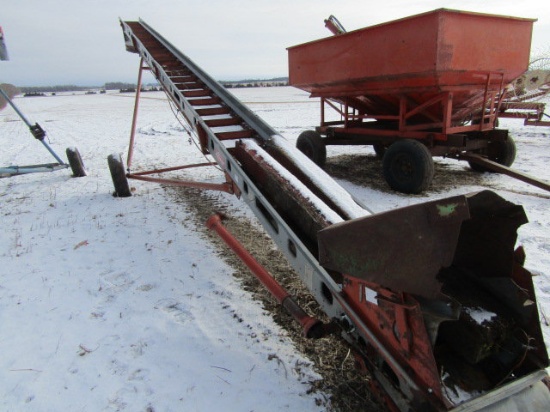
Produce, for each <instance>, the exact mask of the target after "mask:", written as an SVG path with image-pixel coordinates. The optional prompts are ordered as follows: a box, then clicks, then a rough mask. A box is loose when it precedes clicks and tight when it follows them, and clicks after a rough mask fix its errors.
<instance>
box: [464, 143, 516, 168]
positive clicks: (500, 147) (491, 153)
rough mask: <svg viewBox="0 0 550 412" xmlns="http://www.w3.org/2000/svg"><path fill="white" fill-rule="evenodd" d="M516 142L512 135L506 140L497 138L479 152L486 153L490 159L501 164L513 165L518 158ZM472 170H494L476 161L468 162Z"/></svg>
mask: <svg viewBox="0 0 550 412" xmlns="http://www.w3.org/2000/svg"><path fill="white" fill-rule="evenodd" d="M516 152H517V151H516V143H515V142H514V139H512V136H510V135H508V137H507V138H506V139H504V140H497V141H494V142H490V143H489V147H487V149H484V150H483V151H480V152H478V153H479V154H481V155H486V156H487V158H488V159H489V160H492V161H493V162H496V163H498V164H501V165H503V166H506V167H510V166H512V164H514V161H515V160H516ZM468 163H469V165H470V167H471V168H472V170H475V171H476V172H492V170H490V169H488V168H486V167H484V166H482V165H478V164H476V163H475V162H468Z"/></svg>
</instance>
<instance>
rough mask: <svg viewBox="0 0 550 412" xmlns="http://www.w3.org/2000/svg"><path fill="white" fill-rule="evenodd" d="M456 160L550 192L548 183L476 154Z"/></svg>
mask: <svg viewBox="0 0 550 412" xmlns="http://www.w3.org/2000/svg"><path fill="white" fill-rule="evenodd" d="M548 125H549V126H550V122H548ZM458 158H459V159H461V160H466V161H468V162H472V163H476V164H478V165H480V166H483V167H486V168H487V169H489V170H492V171H493V172H497V173H502V174H505V175H508V176H510V177H513V178H515V179H518V180H521V181H522V182H525V183H529V184H530V185H533V186H536V187H538V188H540V189H543V190H547V191H549V192H550V183H547V182H544V181H542V180H540V179H537V178H535V177H533V176H530V175H527V174H525V173H521V172H518V171H517V170H514V169H511V168H509V167H506V166H503V165H501V164H500V163H497V162H493V161H492V160H489V159H487V158H485V157H482V156H479V155H477V154H474V153H461V154H460V155H459V157H458Z"/></svg>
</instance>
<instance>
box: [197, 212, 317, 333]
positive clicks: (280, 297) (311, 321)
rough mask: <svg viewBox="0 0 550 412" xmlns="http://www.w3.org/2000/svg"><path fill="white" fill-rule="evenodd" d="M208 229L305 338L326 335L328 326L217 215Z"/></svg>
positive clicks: (208, 222) (208, 225)
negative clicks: (294, 321) (288, 316)
mask: <svg viewBox="0 0 550 412" xmlns="http://www.w3.org/2000/svg"><path fill="white" fill-rule="evenodd" d="M206 226H207V227H208V229H211V230H213V231H215V232H216V233H217V234H218V235H219V236H220V238H221V239H222V240H223V241H224V242H225V244H226V245H227V246H229V248H231V250H233V252H235V254H236V255H237V256H238V257H239V259H241V261H242V262H243V263H244V264H245V265H246V266H247V267H248V268H249V269H250V271H251V272H252V273H253V274H254V276H256V278H257V279H258V280H259V281H260V282H261V283H262V284H263V285H264V286H265V287H266V289H267V290H268V291H269V293H271V295H273V297H274V298H275V299H277V302H279V303H280V304H281V305H282V306H283V307H284V308H285V309H286V310H287V311H288V313H289V314H290V315H291V316H292V317H293V318H294V319H295V320H296V321H298V322H299V323H300V325H301V326H302V328H303V330H304V336H305V337H307V338H316V339H317V338H321V337H323V336H325V335H326V333H327V331H328V328H327V326H328V325H324V324H323V323H322V322H321V321H320V320H319V319H316V318H313V317H311V316H309V315H308V314H307V313H306V312H305V311H304V310H303V309H302V308H301V307H300V305H298V303H297V302H296V301H295V300H294V298H293V297H292V296H291V295H290V294H289V293H288V292H287V291H286V290H285V289H284V288H283V287H282V286H281V285H280V284H279V283H278V282H277V281H276V280H275V279H274V278H273V276H271V274H270V273H269V272H268V271H267V270H266V269H265V268H264V267H263V266H262V265H261V264H260V263H258V261H257V260H256V259H254V257H253V256H252V255H251V254H250V253H249V252H248V250H246V248H245V247H244V246H243V245H242V244H241V243H240V242H239V241H238V240H237V239H236V238H235V236H233V235H232V234H231V232H229V230H227V228H226V227H225V226H224V225H223V223H222V218H221V216H220V215H219V214H214V215H212V216H211V217H210V218H209V219H208V220H207V222H206Z"/></svg>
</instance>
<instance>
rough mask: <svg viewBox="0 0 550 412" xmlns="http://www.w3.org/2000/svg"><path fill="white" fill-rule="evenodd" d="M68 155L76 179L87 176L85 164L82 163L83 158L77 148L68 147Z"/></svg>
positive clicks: (66, 151)
mask: <svg viewBox="0 0 550 412" xmlns="http://www.w3.org/2000/svg"><path fill="white" fill-rule="evenodd" d="M65 153H66V154H67V159H68V160H69V166H70V167H71V170H72V172H73V176H74V177H84V176H86V169H85V168H84V162H82V157H81V156H80V152H79V151H78V149H77V148H76V147H68V148H67V149H66V150H65Z"/></svg>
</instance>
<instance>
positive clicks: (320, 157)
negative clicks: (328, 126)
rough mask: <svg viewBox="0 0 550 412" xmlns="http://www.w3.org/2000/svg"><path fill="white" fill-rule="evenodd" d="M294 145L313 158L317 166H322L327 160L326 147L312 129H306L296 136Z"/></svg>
mask: <svg viewBox="0 0 550 412" xmlns="http://www.w3.org/2000/svg"><path fill="white" fill-rule="evenodd" d="M296 147H297V148H298V150H300V151H301V152H302V153H303V154H305V155H306V156H307V157H309V158H310V159H311V160H313V161H314V162H315V163H316V164H317V165H318V166H319V167H324V166H325V162H326V160H327V149H326V147H325V143H324V142H323V138H322V137H321V135H320V134H319V133H317V132H315V131H313V130H306V131H305V132H302V133H301V134H300V136H298V140H297V141H296Z"/></svg>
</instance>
